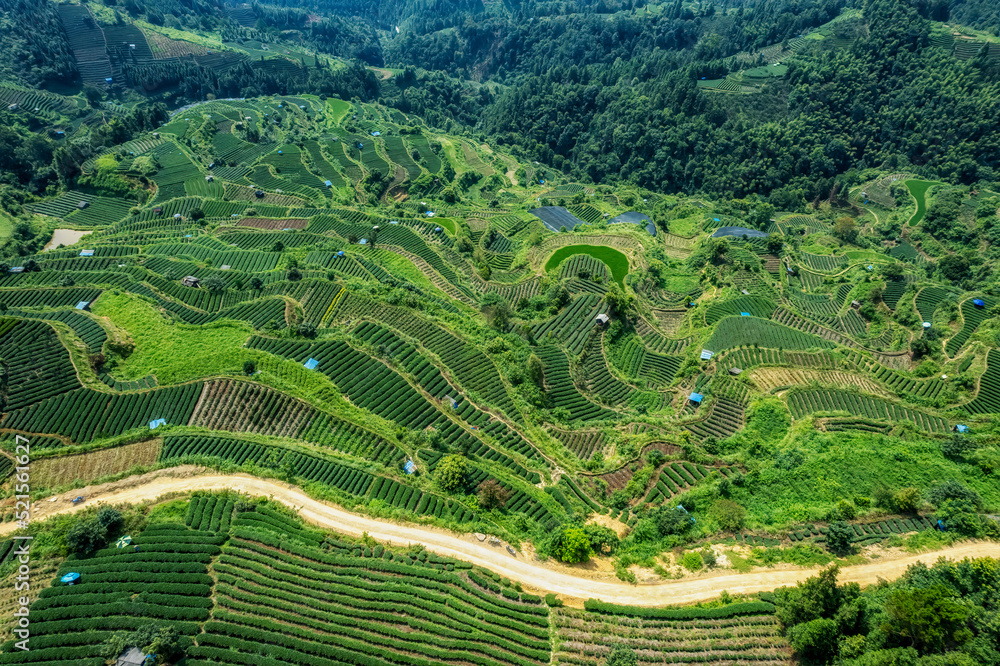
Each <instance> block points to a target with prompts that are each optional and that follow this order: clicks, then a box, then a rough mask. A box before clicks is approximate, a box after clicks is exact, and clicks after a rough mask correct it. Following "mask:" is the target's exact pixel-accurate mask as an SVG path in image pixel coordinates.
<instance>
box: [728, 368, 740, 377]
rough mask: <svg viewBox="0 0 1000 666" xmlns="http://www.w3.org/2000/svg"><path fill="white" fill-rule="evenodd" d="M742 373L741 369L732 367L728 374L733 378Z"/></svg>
mask: <svg viewBox="0 0 1000 666" xmlns="http://www.w3.org/2000/svg"><path fill="white" fill-rule="evenodd" d="M742 372H743V368H737V367H736V366H733V367H731V368H729V374H731V375H732V376H733V377H736V376H737V375H739V374H741V373H742Z"/></svg>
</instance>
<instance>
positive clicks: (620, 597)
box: [0, 467, 1000, 606]
mask: <svg viewBox="0 0 1000 666" xmlns="http://www.w3.org/2000/svg"><path fill="white" fill-rule="evenodd" d="M194 472H197V469H196V468H191V467H188V468H183V469H181V468H174V469H173V470H161V471H159V472H154V473H150V474H147V475H144V476H142V477H132V478H130V479H124V480H122V481H117V482H113V483H109V484H104V485H103V486H94V487H90V488H85V489H83V490H81V491H73V492H72V493H68V494H67V495H65V496H61V497H60V498H59V501H56V502H49V501H47V500H41V501H36V503H35V506H36V507H37V509H36V513H35V517H34V520H39V519H42V518H45V517H48V516H51V515H55V514H60V513H70V512H73V511H80V510H82V509H83V508H84V505H80V506H73V505H72V504H71V503H70V502H69V501H68V500H70V499H72V497H75V496H76V495H77V494H83V495H84V496H85V497H87V501H86V503H85V505H89V506H93V505H94V504H96V503H107V504H118V503H140V502H146V501H152V500H155V499H157V498H159V497H163V496H164V495H168V494H177V493H188V492H191V491H195V490H236V491H240V492H244V493H247V494H250V495H254V496H259V495H263V496H268V497H271V498H272V499H274V500H276V501H279V502H281V503H282V504H285V505H286V506H289V507H291V508H292V509H294V510H295V511H297V512H298V514H299V515H300V516H302V517H303V519H305V520H306V521H308V522H310V523H313V524H315V525H318V526H320V527H324V528H326V529H330V530H334V531H336V532H340V533H342V534H347V535H350V536H360V535H361V534H362V532H367V533H368V534H369V535H370V536H371V537H373V538H375V539H377V540H379V541H382V542H390V543H392V544H394V545H397V546H406V545H408V544H411V543H422V544H424V545H425V546H426V547H427V548H428V549H429V550H432V551H434V552H435V553H438V554H440V555H444V556H447V557H453V558H456V559H460V560H465V561H467V562H472V563H473V564H478V565H480V566H483V567H487V568H489V569H491V570H493V571H495V572H497V573H499V574H500V575H502V576H506V577H508V578H510V579H511V580H517V581H520V582H521V583H522V585H525V586H526V587H528V588H531V589H533V590H536V591H540V592H553V593H555V594H557V595H559V596H560V597H563V598H564V599H565V600H566V601H567V602H569V603H572V604H573V605H578V604H579V603H580V601H581V600H585V599H588V598H591V597H593V598H597V599H603V600H604V601H607V602H612V603H620V604H630V605H636V606H662V605H667V604H683V603H694V602H697V601H705V600H709V599H713V598H715V597H717V596H719V594H720V593H721V592H722V591H723V590H726V591H728V592H730V593H753V592H762V591H769V590H773V589H775V588H776V587H781V586H783V585H794V584H795V583H797V582H798V581H800V580H803V579H805V578H808V577H809V576H811V575H814V574H815V572H816V570H815V569H796V570H780V571H759V572H753V573H748V574H739V573H735V572H733V573H719V574H717V575H708V576H704V577H697V578H690V579H682V580H676V581H665V582H660V583H655V584H649V585H639V586H633V585H629V584H627V583H623V582H621V581H619V580H617V579H614V578H610V577H608V578H607V579H605V580H594V579H591V578H588V577H587V572H585V571H579V570H574V569H571V568H569V567H562V566H559V565H555V564H551V563H542V562H537V561H528V560H527V559H526V558H525V557H524V556H522V555H520V554H519V555H518V556H517V557H512V556H510V555H508V554H507V552H506V551H505V550H504V548H503V547H500V546H497V547H494V546H490V545H489V543H488V542H486V543H481V542H479V541H478V540H477V539H476V538H475V537H474V536H473V535H471V534H464V535H460V534H456V533H453V532H447V531H445V530H441V529H437V528H430V527H426V526H418V525H402V524H396V523H391V522H388V521H384V520H376V519H373V518H368V517H365V516H360V515H357V514H354V513H350V512H348V511H344V510H343V509H339V508H337V507H335V506H333V505H330V504H327V503H325V502H320V501H318V500H314V499H312V498H310V497H308V496H307V495H305V494H304V493H303V492H301V491H300V490H299V489H297V488H294V487H292V486H289V485H288V484H285V483H281V482H279V481H273V480H268V479H258V478H255V477H251V476H247V475H245V474H234V475H223V474H212V473H209V474H197V475H194V476H191V474H192V473H194ZM165 474H166V475H165ZM14 527H15V524H14V523H6V524H3V525H0V535H2V534H7V533H9V532H11V531H13V528H14ZM987 555H988V556H993V557H997V556H1000V546H998V545H997V544H995V543H965V544H960V545H957V546H953V547H951V548H947V549H944V550H941V551H936V552H932V553H923V554H920V555H911V556H907V557H900V558H895V559H885V560H878V561H875V562H872V563H870V564H863V565H857V566H851V567H845V568H844V569H842V570H841V575H840V580H841V581H842V582H846V581H855V582H858V583H861V584H862V585H865V584H869V583H875V582H877V580H878V579H879V578H886V579H893V578H896V577H898V576H900V575H901V574H902V573H903V571H905V570H906V568H907V567H908V566H910V565H911V564H914V563H915V562H918V561H922V562H926V563H932V562H934V561H935V560H937V559H938V558H939V557H947V558H949V559H961V558H963V557H982V556H987Z"/></svg>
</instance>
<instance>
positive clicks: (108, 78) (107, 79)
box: [104, 76, 113, 83]
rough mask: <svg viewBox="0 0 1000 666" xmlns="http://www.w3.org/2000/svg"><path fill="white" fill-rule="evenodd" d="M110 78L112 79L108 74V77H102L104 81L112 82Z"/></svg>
mask: <svg viewBox="0 0 1000 666" xmlns="http://www.w3.org/2000/svg"><path fill="white" fill-rule="evenodd" d="M112 80H113V79H112V78H111V77H110V76H109V77H107V78H106V79H104V82H105V83H111V82H112Z"/></svg>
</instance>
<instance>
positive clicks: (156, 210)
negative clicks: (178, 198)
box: [153, 206, 163, 215]
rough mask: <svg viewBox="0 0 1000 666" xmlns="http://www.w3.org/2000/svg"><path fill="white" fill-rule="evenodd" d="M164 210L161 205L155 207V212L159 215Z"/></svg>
mask: <svg viewBox="0 0 1000 666" xmlns="http://www.w3.org/2000/svg"><path fill="white" fill-rule="evenodd" d="M162 212H163V209H162V208H160V207H159V206H157V207H156V208H154V209H153V213H154V214H156V215H159V214H160V213H162Z"/></svg>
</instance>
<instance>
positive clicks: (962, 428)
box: [955, 424, 969, 432]
mask: <svg viewBox="0 0 1000 666" xmlns="http://www.w3.org/2000/svg"><path fill="white" fill-rule="evenodd" d="M955 430H957V431H958V432H969V426H967V425H961V424H959V425H957V426H955Z"/></svg>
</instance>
